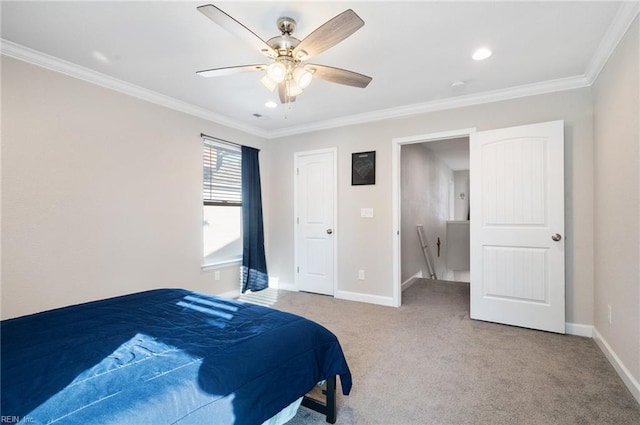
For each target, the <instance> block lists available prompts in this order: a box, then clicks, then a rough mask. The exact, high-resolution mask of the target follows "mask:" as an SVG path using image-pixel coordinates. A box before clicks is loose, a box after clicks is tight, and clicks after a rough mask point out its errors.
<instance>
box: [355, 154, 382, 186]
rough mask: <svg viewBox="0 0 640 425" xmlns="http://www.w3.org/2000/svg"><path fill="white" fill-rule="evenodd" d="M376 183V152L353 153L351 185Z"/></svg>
mask: <svg viewBox="0 0 640 425" xmlns="http://www.w3.org/2000/svg"><path fill="white" fill-rule="evenodd" d="M366 184H376V152H375V151H371V152H358V153H353V154H351V185H352V186H359V185H366Z"/></svg>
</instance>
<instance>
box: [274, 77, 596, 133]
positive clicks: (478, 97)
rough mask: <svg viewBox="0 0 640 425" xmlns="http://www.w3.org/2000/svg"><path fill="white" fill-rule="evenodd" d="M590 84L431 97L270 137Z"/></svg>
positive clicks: (567, 81)
mask: <svg viewBox="0 0 640 425" xmlns="http://www.w3.org/2000/svg"><path fill="white" fill-rule="evenodd" d="M589 85H590V84H589V82H588V81H587V79H586V78H585V76H584V75H577V76H574V77H567V78H560V79H556V80H549V81H543V82H540V83H532V84H525V85H521V86H515V87H508V88H505V89H500V90H493V91H487V92H482V93H477V94H470V95H465V96H457V97H452V98H448V99H441V100H434V101H431V102H424V103H416V104H413V105H406V106H400V107H397V108H390V109H383V110H379V111H373V112H367V113H364V114H357V115H351V116H348V117H343V118H336V119H332V120H326V121H321V122H318V123H314V124H310V125H301V126H296V127H287V128H284V129H282V130H273V131H271V132H269V136H268V138H269V139H274V138H280V137H286V136H293V135H296V134H302V133H310V132H312V131H320V130H328V129H332V128H337V127H345V126H348V125H356V124H365V123H369V122H373V121H381V120H387V119H393V118H402V117H408V116H411V115H418V114H424V113H428V112H436V111H443V110H447V109H456V108H462V107H465V106H474V105H481V104H484V103H491V102H499V101H503V100H509V99H516V98H519V97H526V96H535V95H538V94H546V93H553V92H558V91H564V90H573V89H578V88H583V87H588V86H589Z"/></svg>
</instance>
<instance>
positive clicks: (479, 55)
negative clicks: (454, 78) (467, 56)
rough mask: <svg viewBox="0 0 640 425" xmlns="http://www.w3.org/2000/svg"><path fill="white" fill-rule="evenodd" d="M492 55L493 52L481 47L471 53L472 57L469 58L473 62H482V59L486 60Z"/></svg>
mask: <svg viewBox="0 0 640 425" xmlns="http://www.w3.org/2000/svg"><path fill="white" fill-rule="evenodd" d="M492 53H493V52H492V51H491V50H490V49H489V48H487V47H481V48H479V49H478V50H476V51H475V52H473V55H472V56H471V57H472V58H473V60H475V61H481V60H484V59H486V58H488V57H489V56H491V54H492Z"/></svg>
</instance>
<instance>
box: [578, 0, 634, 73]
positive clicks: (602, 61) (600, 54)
mask: <svg viewBox="0 0 640 425" xmlns="http://www.w3.org/2000/svg"><path fill="white" fill-rule="evenodd" d="M639 12H640V1H637V0H636V1H626V2H623V3H622V4H621V5H620V8H619V9H618V12H617V13H616V16H615V17H614V18H613V21H612V22H611V25H609V28H608V29H607V32H606V33H605V34H604V36H603V37H602V39H601V40H600V44H599V45H598V47H597V48H596V51H595V52H594V54H593V56H591V60H590V61H589V64H588V65H587V69H586V70H585V73H584V75H585V77H586V78H587V80H588V81H589V85H591V84H593V83H594V82H595V81H596V78H598V75H600V72H601V71H602V69H603V68H604V66H605V65H606V64H607V61H608V60H609V57H610V56H611V54H612V53H613V51H614V50H615V49H616V47H617V46H618V43H620V40H622V37H624V35H625V33H626V32H627V30H628V29H629V27H630V26H631V24H632V23H633V21H634V19H635V18H636V16H638V13H639Z"/></svg>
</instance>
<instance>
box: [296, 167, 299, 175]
mask: <svg viewBox="0 0 640 425" xmlns="http://www.w3.org/2000/svg"><path fill="white" fill-rule="evenodd" d="M296 175H297V176H299V175H300V169H299V168H296Z"/></svg>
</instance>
